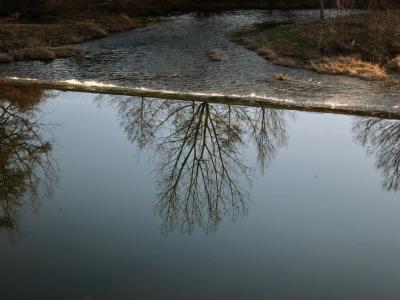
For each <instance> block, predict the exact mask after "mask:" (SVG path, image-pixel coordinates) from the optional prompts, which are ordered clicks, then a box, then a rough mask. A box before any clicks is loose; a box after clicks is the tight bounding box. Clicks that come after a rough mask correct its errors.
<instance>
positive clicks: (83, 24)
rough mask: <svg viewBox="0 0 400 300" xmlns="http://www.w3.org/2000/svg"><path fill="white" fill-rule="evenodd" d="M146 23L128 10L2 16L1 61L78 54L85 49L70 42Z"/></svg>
mask: <svg viewBox="0 0 400 300" xmlns="http://www.w3.org/2000/svg"><path fill="white" fill-rule="evenodd" d="M142 26H144V21H143V20H142V19H140V18H132V17H128V16H127V15H124V14H111V15H103V14H89V15H88V14H81V15H79V14H75V15H73V16H69V17H47V18H42V19H38V20H35V21H30V20H20V19H18V18H3V19H0V63H9V62H13V61H20V60H44V61H49V60H53V59H55V58H63V57H72V56H78V55H81V54H82V53H84V52H85V51H86V50H85V49H80V48H77V47H71V46H70V45H72V44H76V43H79V42H83V41H86V40H89V39H93V38H100V37H106V36H108V35H109V34H111V33H114V32H119V31H123V30H128V29H134V28H139V27H142Z"/></svg>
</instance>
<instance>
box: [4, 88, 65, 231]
mask: <svg viewBox="0 0 400 300" xmlns="http://www.w3.org/2000/svg"><path fill="white" fill-rule="evenodd" d="M29 96H30V97H31V98H29ZM42 98H43V92H42V91H41V90H32V89H21V88H13V87H0V229H4V230H6V231H8V232H9V234H10V237H13V236H15V234H16V232H17V229H18V228H17V227H18V226H17V220H18V212H19V210H20V207H21V206H23V205H24V204H25V201H26V200H27V199H29V200H30V202H31V204H32V206H33V207H34V208H36V207H37V206H38V195H39V192H40V191H41V190H43V191H46V192H51V189H52V184H53V183H54V181H55V179H56V173H57V172H56V169H55V167H54V162H53V160H52V158H51V155H50V154H51V150H52V147H51V144H50V142H49V141H48V139H46V138H45V137H44V136H43V129H44V127H46V125H44V124H42V123H41V122H40V114H39V111H38V109H37V107H36V105H37V103H39V102H40V101H41V99H42Z"/></svg>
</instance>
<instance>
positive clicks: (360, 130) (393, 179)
mask: <svg viewBox="0 0 400 300" xmlns="http://www.w3.org/2000/svg"><path fill="white" fill-rule="evenodd" d="M353 130H354V132H355V134H356V139H357V140H358V141H359V142H360V143H361V145H363V146H364V147H366V148H367V151H368V153H369V154H374V155H375V156H376V167H377V168H378V169H379V170H381V171H382V174H383V176H384V180H383V186H384V188H385V189H387V190H389V191H390V190H393V191H398V190H399V187H400V121H398V120H397V121H396V120H383V119H358V120H357V121H356V123H355V125H354V127H353Z"/></svg>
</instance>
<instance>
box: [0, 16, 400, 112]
mask: <svg viewBox="0 0 400 300" xmlns="http://www.w3.org/2000/svg"><path fill="white" fill-rule="evenodd" d="M327 14H333V12H328V13H327ZM316 17H319V11H316V10H315V11H313V10H308V11H304V10H294V11H263V10H260V11H234V12H226V13H222V14H210V15H196V14H185V15H181V16H174V17H167V18H163V19H161V22H157V23H155V24H152V25H150V26H148V27H146V28H142V29H137V30H132V31H127V32H123V33H119V34H115V35H112V36H110V37H108V38H105V39H100V40H96V41H91V42H88V43H84V44H82V45H81V46H82V47H86V48H88V49H89V53H88V54H87V55H85V56H82V57H78V58H71V59H61V60H55V61H54V62H51V63H43V62H19V63H13V64H2V65H0V76H2V77H4V76H17V77H30V78H40V79H46V80H56V81H57V80H68V79H76V80H90V81H93V80H94V81H97V82H103V83H113V84H116V85H121V86H128V87H146V88H153V89H166V90H171V91H177V92H201V93H219V94H228V95H231V94H236V95H240V96H247V95H255V96H260V97H265V98H269V99H274V100H278V101H282V102H287V103H292V102H301V103H306V104H308V105H310V106H313V105H319V104H321V103H323V104H328V105H330V106H333V107H343V108H348V109H358V108H362V109H371V110H372V109H376V110H382V109H383V110H387V109H388V108H390V109H396V110H398V109H399V107H398V102H399V95H400V92H399V87H398V84H390V85H387V84H383V83H382V82H366V81H362V80H359V79H355V78H348V77H344V76H329V75H320V74H317V73H314V72H310V71H305V70H296V69H290V68H286V67H281V66H277V65H274V64H272V63H270V62H268V61H267V60H265V59H264V58H262V57H260V56H258V55H257V54H256V53H254V52H252V51H249V50H247V49H245V48H243V47H241V46H239V45H237V44H235V43H233V42H232V41H231V40H230V38H229V34H230V33H232V32H235V31H237V30H241V29H243V28H248V27H249V26H252V25H254V24H257V23H261V22H295V21H304V20H312V19H313V18H316ZM214 49H219V50H221V51H222V52H223V53H224V54H225V55H226V57H227V59H226V60H224V61H222V62H212V61H210V60H209V58H208V56H207V54H208V53H209V52H210V51H212V50H214ZM277 74H287V75H288V76H289V77H290V78H291V80H289V81H284V82H282V81H278V80H275V79H274V76H276V75H277Z"/></svg>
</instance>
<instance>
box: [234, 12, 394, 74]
mask: <svg viewBox="0 0 400 300" xmlns="http://www.w3.org/2000/svg"><path fill="white" fill-rule="evenodd" d="M391 13H392V14H393V15H392V18H391V24H390V28H389V30H385V32H381V33H380V32H378V31H377V30H379V29H380V27H377V26H375V25H376V24H377V23H376V22H375V21H376V20H375V18H376V16H373V15H371V14H364V15H358V16H352V17H351V18H350V17H349V18H335V19H328V20H325V21H314V22H308V23H301V24H281V25H276V24H275V25H272V24H262V25H258V26H256V27H255V28H253V29H250V30H246V31H242V32H238V33H235V34H233V40H234V41H236V42H238V43H239V44H241V45H243V46H245V47H247V48H249V49H251V50H254V51H256V52H257V53H258V54H260V55H262V56H263V57H265V58H267V59H269V60H271V61H273V62H274V63H277V64H281V65H285V66H290V67H297V68H305V69H311V70H315V71H317V72H321V73H330V74H344V75H350V76H355V77H359V78H363V79H381V78H384V77H386V76H387V74H389V73H393V72H399V71H400V18H399V17H400V11H392V12H391Z"/></svg>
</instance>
